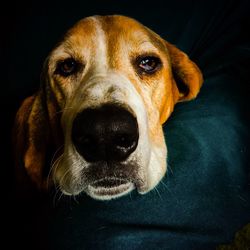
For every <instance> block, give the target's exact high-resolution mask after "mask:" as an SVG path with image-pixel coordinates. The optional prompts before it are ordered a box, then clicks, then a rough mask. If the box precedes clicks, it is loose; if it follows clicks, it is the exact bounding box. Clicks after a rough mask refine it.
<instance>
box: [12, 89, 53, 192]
mask: <svg viewBox="0 0 250 250" xmlns="http://www.w3.org/2000/svg"><path fill="white" fill-rule="evenodd" d="M49 137H50V135H49V124H48V119H47V114H46V111H45V109H44V105H43V103H42V97H41V92H39V93H38V94H37V95H34V96H31V97H29V98H27V99H25V101H24V102H23V103H22V105H21V107H20V108H19V110H18V112H17V115H16V120H15V125H14V133H13V144H14V145H13V146H14V156H15V163H16V170H17V175H18V176H17V178H18V180H20V179H24V176H28V177H30V179H31V181H32V182H33V183H35V184H36V186H37V187H38V188H39V189H44V188H45V186H46V183H45V179H44V176H43V174H44V173H43V170H44V164H45V160H46V148H47V146H48V144H49V140H50V138H49ZM23 170H24V172H26V173H24V172H23Z"/></svg>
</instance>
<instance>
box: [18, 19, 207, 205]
mask: <svg viewBox="0 0 250 250" xmlns="http://www.w3.org/2000/svg"><path fill="white" fill-rule="evenodd" d="M202 83H203V77H202V73H201V71H200V69H199V68H198V66H197V65H196V64H195V63H194V62H193V61H191V60H190V59H189V57H188V56H187V55H186V54H185V53H184V52H182V51H181V50H179V49H178V48H177V47H175V46H174V45H172V44H171V43H169V42H167V41H165V40H164V39H163V38H161V37H160V36H159V35H157V34H156V33H154V32H153V31H152V30H150V29H149V28H147V27H145V26H143V25H142V24H141V23H139V22H138V21H136V20H134V19H132V18H129V17H125V16H119V15H110V16H91V17H87V18H84V19H82V20H80V21H79V22H77V23H76V24H75V25H74V26H73V27H72V28H71V29H70V30H68V31H67V33H66V34H65V36H64V37H63V39H62V40H61V41H60V42H59V43H58V44H57V45H56V47H55V48H54V49H53V50H52V52H51V53H50V54H49V56H48V57H47V59H46V60H45V63H44V67H43V72H42V76H41V85H40V89H39V90H38V92H37V93H36V94H34V95H33V96H31V97H28V98H27V99H25V100H24V102H23V103H22V105H21V107H20V108H19V110H18V112H17V115H16V120H15V126H14V127H15V128H14V147H15V149H14V151H15V159H16V168H17V169H18V170H21V169H22V170H24V171H25V175H26V176H27V177H28V178H29V179H30V180H31V182H32V183H34V184H35V186H36V187H37V188H38V189H40V190H44V189H48V188H50V187H51V186H56V187H59V189H60V191H61V192H62V193H63V194H65V195H74V196H75V195H78V194H80V193H82V192H85V193H86V194H88V195H89V196H91V197H92V198H94V199H99V200H109V199H113V198H117V197H120V196H122V195H125V194H127V193H129V192H130V191H131V190H133V189H136V190H137V191H138V192H139V193H140V194H145V193H147V192H148V191H150V190H151V189H153V188H154V187H155V186H156V185H157V184H158V183H159V182H160V180H161V179H162V178H163V176H164V175H165V172H166V169H167V163H166V159H167V147H166V142H165V139H164V134H163V129H162V124H163V123H165V122H166V120H167V119H168V118H169V116H170V115H171V113H172V111H173V109H174V106H175V104H176V103H178V102H182V101H188V100H191V99H193V98H195V97H196V96H197V94H198V92H199V90H200V88H201V86H202ZM50 162H52V164H50ZM48 166H51V167H49V168H48Z"/></svg>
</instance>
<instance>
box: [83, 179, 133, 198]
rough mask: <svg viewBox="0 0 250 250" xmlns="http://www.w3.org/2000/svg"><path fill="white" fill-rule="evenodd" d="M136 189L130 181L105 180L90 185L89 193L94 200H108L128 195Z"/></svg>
mask: <svg viewBox="0 0 250 250" xmlns="http://www.w3.org/2000/svg"><path fill="white" fill-rule="evenodd" d="M134 188H135V186H134V184H133V183H132V182H131V181H129V180H126V179H119V178H104V179H100V180H96V181H94V182H92V183H90V184H89V185H88V187H87V193H88V194H89V195H90V196H91V197H93V198H96V199H102V200H108V199H112V198H117V197H120V196H122V195H124V194H127V193H129V192H130V191H132V190H133V189H134Z"/></svg>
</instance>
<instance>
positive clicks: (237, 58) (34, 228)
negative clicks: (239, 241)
mask: <svg viewBox="0 0 250 250" xmlns="http://www.w3.org/2000/svg"><path fill="white" fill-rule="evenodd" d="M104 2H105V3H104ZM43 4H44V3H43ZM42 6H44V5H42ZM48 6H49V8H47V7H46V6H45V7H41V6H40V5H37V6H36V5H34V6H33V7H32V6H31V7H29V8H30V9H31V10H32V8H33V10H34V11H30V12H29V13H28V14H27V17H22V18H21V14H20V20H21V21H19V19H18V18H16V20H17V21H16V22H17V23H18V24H17V25H16V26H17V28H16V33H15V34H12V35H10V36H9V37H10V38H12V39H10V40H11V42H10V45H9V46H10V47H9V48H11V49H9V50H6V58H7V59H6V61H5V62H7V63H9V65H10V67H9V70H7V71H6V72H7V73H8V72H9V73H8V79H7V83H8V84H7V85H6V86H7V87H6V91H5V92H4V94H3V95H5V96H6V95H7V94H8V95H9V96H11V98H6V97H3V98H1V99H3V100H6V101H5V102H6V103H8V104H9V106H10V107H12V109H13V110H14V109H15V111H16V109H17V106H18V100H21V99H23V98H24V97H25V96H27V93H29V94H31V93H32V92H33V91H35V89H37V87H38V84H37V83H36V85H35V83H34V82H33V81H34V78H36V77H35V75H36V76H39V71H40V68H39V67H38V66H37V65H40V64H41V63H42V60H43V59H44V58H45V56H46V55H47V53H48V51H49V49H50V48H49V47H52V46H53V45H54V42H55V40H56V39H58V37H59V34H60V33H62V30H63V29H64V30H65V29H67V28H68V26H70V25H71V24H73V23H74V22H75V21H76V20H78V19H80V18H82V17H83V16H88V15H93V14H111V13H119V14H123V15H128V16H131V17H134V18H136V19H138V20H139V21H141V22H142V23H144V24H145V25H147V26H149V27H150V28H152V29H153V30H155V31H156V32H157V33H159V34H160V35H161V36H162V37H164V38H166V39H167V40H168V41H170V42H172V43H174V44H176V45H177V46H178V47H179V48H180V49H182V50H183V51H185V52H186V53H187V54H188V55H190V57H191V59H192V60H194V61H195V62H196V63H197V64H198V65H199V67H200V68H201V70H202V72H203V74H204V79H205V82H204V85H203V87H202V89H201V92H200V94H199V95H198V98H197V99H195V100H193V101H191V102H186V103H180V104H178V105H177V106H176V107H175V111H174V113H173V114H172V116H171V117H170V119H169V120H168V121H167V123H166V124H165V125H164V133H165V136H166V141H167V146H168V159H167V161H168V172H167V174H166V176H165V177H164V179H163V180H162V182H161V183H160V184H159V185H158V186H157V187H156V188H155V189H154V190H153V191H151V192H150V193H148V194H146V195H139V194H137V192H136V191H133V192H132V193H131V194H129V195H127V196H124V197H122V198H119V199H117V200H112V201H95V200H93V199H91V198H89V197H87V196H86V195H84V194H83V195H81V196H79V197H76V198H75V199H73V198H67V197H60V195H59V194H52V195H51V197H49V199H47V198H44V197H41V196H38V197H36V198H34V199H32V200H29V201H20V200H18V199H17V200H16V201H14V203H11V204H12V208H11V209H10V211H9V212H10V214H11V216H10V217H13V219H12V221H11V230H10V235H14V237H15V239H17V242H18V243H19V245H20V247H21V246H22V247H23V246H24V247H25V248H26V249H61V250H63V249H72V250H78V249H81V250H82V249H96V250H97V249H109V250H114V249H115V250H116V249H143V250H145V249H151V250H153V249H171V250H175V249H176V250H179V249H187V250H188V249H190V250H191V249H192V250H195V249H214V248H215V247H216V246H217V245H218V244H221V243H228V242H230V241H231V240H232V239H233V236H234V234H235V232H236V231H237V230H239V229H240V228H241V227H243V226H244V225H245V224H247V223H249V222H250V170H249V167H250V166H249V165H250V163H249V162H250V148H249V145H250V143H249V142H250V131H249V124H250V117H249V90H248V89H249V84H250V82H249V70H250V67H249V61H250V39H249V23H250V22H249V13H248V12H249V9H250V4H249V2H248V1H244V0H243V1H234V0H228V1H227V0H218V1H194V0H189V1H181V0H178V1H162V2H160V1H159V2H157V1H155V2H154V3H153V2H150V3H149V4H148V3H147V2H145V1H143V2H141V1H140V2H139V1H138V3H135V1H131V2H130V1H123V2H122V3H120V2H119V4H118V3H117V1H103V2H102V3H101V1H100V2H98V3H97V1H93V3H89V6H86V4H85V3H83V2H81V1H79V3H78V4H75V5H70V4H68V2H67V1H65V2H64V1H60V3H56V4H54V5H53V4H52V3H50V4H49V5H48ZM65 6H66V7H67V8H65ZM29 8H27V9H29ZM16 13H17V12H16ZM18 13H19V12H18ZM20 13H22V12H20ZM55 13H57V14H56V18H55ZM22 16H23V13H22ZM30 18H32V22H30ZM19 22H20V23H19ZM37 27H39V29H37ZM38 30H39V31H38ZM40 32H41V34H42V35H41V34H40ZM32 34H34V35H32ZM48 34H49V35H48ZM27 37H30V39H29V40H28V41H27ZM6 44H7V43H6ZM37 46H38V47H37ZM37 48H41V50H39V49H37ZM8 51H9V53H8ZM41 54H42V55H44V58H41V57H42V55H41ZM39 57H40V58H39ZM20 58H22V60H23V61H22V62H23V63H20V60H19V59H20ZM37 58H38V59H37ZM39 60H40V61H39ZM31 61H32V62H33V63H32V64H30V62H31ZM27 65H29V69H28V70H27ZM13 70H14V71H15V72H16V74H13V73H11V72H13ZM36 79H37V78H36ZM17 83H18V84H17ZM31 90H32V91H31ZM7 99H8V100H7ZM6 103H5V106H6ZM13 107H14V108H13ZM13 110H12V113H13V114H14V111H13ZM9 116H10V114H9V113H8V112H7V114H6V117H9ZM8 127H9V126H8V124H7V126H6V128H5V130H8ZM5 130H4V131H5ZM7 156H8V154H7ZM5 186H6V185H5ZM8 223H10V221H8ZM11 243H12V242H8V244H10V245H11ZM13 243H16V241H13Z"/></svg>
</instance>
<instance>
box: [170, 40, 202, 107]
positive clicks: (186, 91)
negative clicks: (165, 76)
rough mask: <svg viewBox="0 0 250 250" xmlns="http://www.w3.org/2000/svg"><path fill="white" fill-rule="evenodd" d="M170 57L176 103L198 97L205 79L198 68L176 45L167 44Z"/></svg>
mask: <svg viewBox="0 0 250 250" xmlns="http://www.w3.org/2000/svg"><path fill="white" fill-rule="evenodd" d="M166 45H167V49H168V51H169V55H170V61H171V66H172V74H173V78H174V79H173V80H174V85H175V86H174V96H175V100H174V101H175V103H176V102H179V101H188V100H191V99H193V98H195V97H196V96H197V94H198V93H199V91H200V87H201V85H202V83H203V77H202V73H201V71H200V69H199V68H198V66H197V65H196V64H195V63H194V62H192V61H191V60H190V59H189V57H188V56H187V55H186V54H185V53H184V52H182V51H181V50H179V49H178V48H177V47H175V46H174V45H172V44H170V43H168V42H166Z"/></svg>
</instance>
